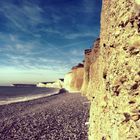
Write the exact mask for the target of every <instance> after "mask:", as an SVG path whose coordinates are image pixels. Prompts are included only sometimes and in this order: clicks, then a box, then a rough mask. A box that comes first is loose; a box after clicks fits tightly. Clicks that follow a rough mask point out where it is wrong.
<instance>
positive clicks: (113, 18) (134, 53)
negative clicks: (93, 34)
mask: <svg viewBox="0 0 140 140" xmlns="http://www.w3.org/2000/svg"><path fill="white" fill-rule="evenodd" d="M97 50H98V51H97V52H98V53H95V59H93V58H94V55H93V53H94V52H95V49H92V50H89V52H86V56H85V76H84V85H83V87H82V91H83V92H84V91H86V93H85V92H84V94H86V95H87V96H88V97H89V99H90V100H91V109H90V120H89V121H90V127H89V140H93V139H94V140H139V139H140V1H139V0H103V6H102V14H101V33H100V45H99V47H98V49H97ZM92 52H93V53H92ZM96 54H97V55H96Z"/></svg>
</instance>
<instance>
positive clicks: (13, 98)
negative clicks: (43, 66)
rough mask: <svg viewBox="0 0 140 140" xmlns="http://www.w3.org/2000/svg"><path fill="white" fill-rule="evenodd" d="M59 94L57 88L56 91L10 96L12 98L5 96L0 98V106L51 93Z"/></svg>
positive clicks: (50, 94)
mask: <svg viewBox="0 0 140 140" xmlns="http://www.w3.org/2000/svg"><path fill="white" fill-rule="evenodd" d="M57 94H60V89H57V90H56V91H53V92H51V93H46V94H45V93H44V94H37V95H28V96H19V97H12V98H5V99H3V100H0V106H1V105H6V104H11V103H18V102H25V101H31V100H35V99H39V98H43V97H49V96H53V95H57Z"/></svg>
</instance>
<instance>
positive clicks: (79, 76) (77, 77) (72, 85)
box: [64, 64, 84, 91]
mask: <svg viewBox="0 0 140 140" xmlns="http://www.w3.org/2000/svg"><path fill="white" fill-rule="evenodd" d="M83 75H84V67H83V64H78V65H77V66H75V67H73V68H72V70H71V71H70V72H69V73H67V74H66V75H65V78H64V88H65V89H67V90H68V91H80V90H81V87H82V84H83Z"/></svg>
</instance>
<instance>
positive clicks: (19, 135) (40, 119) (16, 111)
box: [0, 93, 90, 140]
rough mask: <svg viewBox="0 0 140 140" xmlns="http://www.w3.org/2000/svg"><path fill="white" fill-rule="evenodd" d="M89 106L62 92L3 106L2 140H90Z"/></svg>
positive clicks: (77, 95) (0, 109)
mask: <svg viewBox="0 0 140 140" xmlns="http://www.w3.org/2000/svg"><path fill="white" fill-rule="evenodd" d="M89 107H90V104H89V102H88V100H87V99H86V98H85V97H82V96H81V95H80V93H72V94H71V93H61V94H58V95H53V96H50V97H44V98H40V99H35V100H31V101H26V102H19V103H12V104H7V105H1V106H0V140H87V139H88V138H87V132H88V125H85V123H86V122H87V121H88V118H89Z"/></svg>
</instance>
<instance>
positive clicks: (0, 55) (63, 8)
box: [0, 0, 101, 83]
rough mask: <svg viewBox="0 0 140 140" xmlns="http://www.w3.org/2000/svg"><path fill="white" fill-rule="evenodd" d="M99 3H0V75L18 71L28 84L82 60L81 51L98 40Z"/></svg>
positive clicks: (87, 0)
mask: <svg viewBox="0 0 140 140" xmlns="http://www.w3.org/2000/svg"><path fill="white" fill-rule="evenodd" d="M100 2H101V0H98V1H95V0H76V1H75V0H70V1H67V2H63V1H59V2H58V0H53V1H44V0H18V1H17V0H3V1H2V0H1V1H0V40H1V41H0V67H1V69H0V73H1V72H2V71H3V72H4V71H5V70H7V71H6V72H7V73H6V74H7V75H10V74H8V72H9V73H10V70H11V72H12V73H14V71H15V73H16V74H17V75H20V74H19V73H18V71H19V72H20V71H21V73H22V74H23V75H24V76H25V77H26V76H27V75H26V74H27V73H28V74H30V75H32V78H31V79H32V80H33V74H34V76H35V73H38V72H39V73H41V72H42V73H43V72H44V73H45V71H46V75H48V74H49V75H51V76H52V75H54V76H52V77H58V76H62V73H63V74H64V73H65V72H67V71H68V70H69V69H70V68H71V67H72V66H73V65H76V64H77V63H79V62H81V61H82V60H83V50H84V49H85V48H89V47H90V46H91V45H92V42H93V40H94V39H95V38H96V37H97V36H98V34H99V26H100V25H99V24H100V23H99V15H100V13H99V11H100V10H98V9H99V7H101V5H99V3H100ZM50 71H53V72H52V74H51V72H50ZM31 73H33V74H31ZM55 73H57V74H55ZM16 74H15V76H16ZM40 75H41V74H40ZM28 76H29V75H28ZM43 76H44V77H45V74H43ZM0 77H1V74H0ZM17 77H18V76H17ZM19 77H20V76H19ZM12 78H13V79H14V77H11V79H12ZM20 78H21V77H20ZM22 78H23V77H22ZM38 78H39V77H37V79H38ZM0 79H1V78H0ZM39 79H40V78H39ZM39 79H38V80H39ZM0 83H1V81H0Z"/></svg>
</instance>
